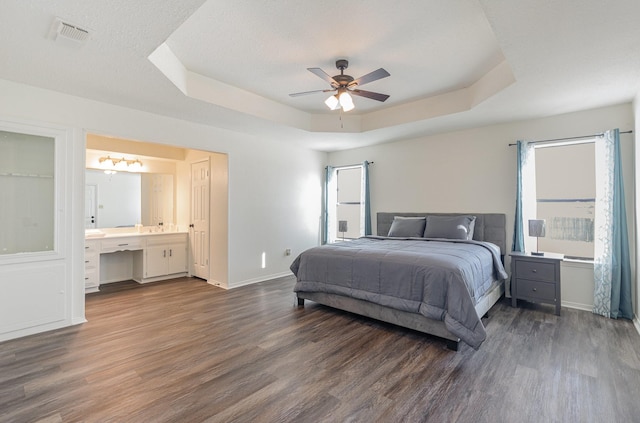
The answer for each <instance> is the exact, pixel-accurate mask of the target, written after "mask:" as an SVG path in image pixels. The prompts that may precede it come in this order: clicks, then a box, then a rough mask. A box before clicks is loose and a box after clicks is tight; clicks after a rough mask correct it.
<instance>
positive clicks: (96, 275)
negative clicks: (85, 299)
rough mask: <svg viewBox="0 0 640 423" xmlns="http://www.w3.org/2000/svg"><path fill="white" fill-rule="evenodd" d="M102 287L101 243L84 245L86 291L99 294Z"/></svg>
mask: <svg viewBox="0 0 640 423" xmlns="http://www.w3.org/2000/svg"><path fill="white" fill-rule="evenodd" d="M99 285H100V241H95V240H86V241H85V243H84V290H85V292H87V293H88V292H97V291H98V286H99Z"/></svg>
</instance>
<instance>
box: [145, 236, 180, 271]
mask: <svg viewBox="0 0 640 423" xmlns="http://www.w3.org/2000/svg"><path fill="white" fill-rule="evenodd" d="M186 271H187V235H186V234H175V235H158V236H155V237H153V238H151V239H149V240H148V241H147V248H146V249H145V252H144V275H143V281H142V282H146V279H149V278H156V277H159V276H167V275H174V274H179V273H184V272H186ZM149 282H150V281H149Z"/></svg>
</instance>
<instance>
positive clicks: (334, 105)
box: [324, 95, 340, 110]
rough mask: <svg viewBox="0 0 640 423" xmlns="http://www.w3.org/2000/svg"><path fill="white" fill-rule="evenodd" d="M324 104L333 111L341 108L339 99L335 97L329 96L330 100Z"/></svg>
mask: <svg viewBox="0 0 640 423" xmlns="http://www.w3.org/2000/svg"><path fill="white" fill-rule="evenodd" d="M324 104H326V105H327V107H328V108H329V109H331V110H336V109H338V108H340V102H339V101H338V97H336V96H335V95H331V96H329V98H327V99H326V100H325V101H324Z"/></svg>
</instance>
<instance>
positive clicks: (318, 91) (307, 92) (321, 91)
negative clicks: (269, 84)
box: [289, 90, 335, 97]
mask: <svg viewBox="0 0 640 423" xmlns="http://www.w3.org/2000/svg"><path fill="white" fill-rule="evenodd" d="M332 91H335V90H314V91H303V92H301V93H293V94H289V97H300V96H303V95H308V94H315V93H328V92H332Z"/></svg>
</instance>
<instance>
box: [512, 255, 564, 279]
mask: <svg viewBox="0 0 640 423" xmlns="http://www.w3.org/2000/svg"><path fill="white" fill-rule="evenodd" d="M516 278H526V279H531V280H535V281H544V282H555V280H556V265H555V264H553V263H543V262H539V261H529V260H518V261H517V262H516Z"/></svg>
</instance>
